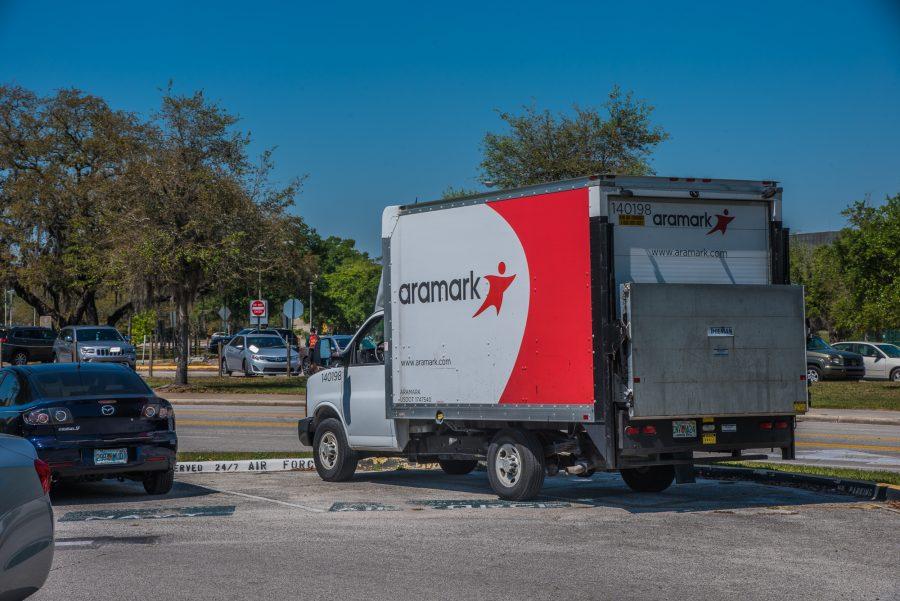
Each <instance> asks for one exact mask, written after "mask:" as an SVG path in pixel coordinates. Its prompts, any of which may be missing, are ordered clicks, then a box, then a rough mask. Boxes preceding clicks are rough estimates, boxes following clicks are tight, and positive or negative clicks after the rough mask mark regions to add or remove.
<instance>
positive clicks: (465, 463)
mask: <svg viewBox="0 0 900 601" xmlns="http://www.w3.org/2000/svg"><path fill="white" fill-rule="evenodd" d="M438 463H439V464H440V466H441V469H442V470H444V473H445V474H447V475H448V476H465V475H466V474H468V473H470V472H471V471H472V470H474V469H475V467H476V466H477V465H478V460H477V459H438Z"/></svg>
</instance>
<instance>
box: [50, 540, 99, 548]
mask: <svg viewBox="0 0 900 601" xmlns="http://www.w3.org/2000/svg"><path fill="white" fill-rule="evenodd" d="M93 544H94V541H93V540H58V541H56V542H55V543H54V545H55V546H57V547H90V546H91V545H93Z"/></svg>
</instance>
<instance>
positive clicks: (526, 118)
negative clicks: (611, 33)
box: [481, 87, 669, 188]
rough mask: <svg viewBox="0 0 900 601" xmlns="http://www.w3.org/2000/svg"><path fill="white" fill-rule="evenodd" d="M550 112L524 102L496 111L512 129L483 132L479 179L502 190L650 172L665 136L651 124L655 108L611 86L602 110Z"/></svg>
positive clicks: (659, 128) (658, 128) (666, 136)
mask: <svg viewBox="0 0 900 601" xmlns="http://www.w3.org/2000/svg"><path fill="white" fill-rule="evenodd" d="M574 113H575V114H574V116H569V115H565V114H561V115H558V116H554V115H553V114H552V113H550V111H548V110H544V111H538V110H537V109H536V108H535V107H534V106H526V107H524V109H523V112H522V113H521V114H513V113H508V112H500V113H499V114H500V118H501V119H502V120H503V121H505V122H506V124H507V125H508V126H509V129H510V131H509V132H508V133H505V134H497V133H488V134H486V135H485V136H484V141H483V151H484V158H483V160H482V162H481V180H482V181H483V182H486V183H487V182H490V183H491V184H493V185H496V186H499V187H502V188H512V187H516V186H527V185H531V184H540V183H544V182H550V181H555V180H561V179H568V178H573V177H580V176H584V175H590V174H594V173H617V174H623V175H647V174H652V173H653V170H652V168H651V167H650V163H649V156H650V153H651V152H652V151H653V150H654V149H655V148H656V147H657V146H658V145H659V144H660V143H661V142H663V141H664V140H666V139H668V137H669V134H667V133H666V132H665V131H664V130H663V129H662V128H661V127H659V126H655V125H653V123H652V121H651V116H652V113H653V107H652V106H650V105H649V104H647V103H646V102H644V101H642V100H637V99H635V98H634V95H633V94H632V93H631V92H627V93H623V92H622V91H621V90H620V89H619V88H618V87H615V88H613V90H612V91H611V92H610V94H609V99H608V100H607V102H606V103H605V104H604V105H603V107H602V109H596V108H586V109H582V108H580V107H578V106H575V107H574Z"/></svg>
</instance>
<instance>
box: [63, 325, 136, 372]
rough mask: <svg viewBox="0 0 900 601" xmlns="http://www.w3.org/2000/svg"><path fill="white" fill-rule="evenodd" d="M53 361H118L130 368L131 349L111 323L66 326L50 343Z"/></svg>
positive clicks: (132, 363) (132, 356)
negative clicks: (54, 340)
mask: <svg viewBox="0 0 900 601" xmlns="http://www.w3.org/2000/svg"><path fill="white" fill-rule="evenodd" d="M53 360H54V361H55V362H56V363H77V362H82V363H121V364H123V365H127V366H128V367H130V368H131V369H134V362H135V351H134V346H133V345H132V344H131V343H129V342H128V341H127V340H125V338H123V337H122V335H121V334H120V333H119V331H118V330H117V329H115V328H113V327H111V326H69V327H67V328H63V329H61V330H60V331H59V336H57V338H56V342H54V343H53Z"/></svg>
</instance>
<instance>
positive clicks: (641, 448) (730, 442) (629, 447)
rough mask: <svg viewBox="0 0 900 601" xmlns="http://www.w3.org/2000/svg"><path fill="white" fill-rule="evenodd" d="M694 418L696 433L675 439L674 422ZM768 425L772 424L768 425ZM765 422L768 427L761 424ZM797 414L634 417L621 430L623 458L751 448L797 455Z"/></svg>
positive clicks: (670, 456) (632, 459) (629, 460)
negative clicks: (650, 430)
mask: <svg viewBox="0 0 900 601" xmlns="http://www.w3.org/2000/svg"><path fill="white" fill-rule="evenodd" d="M676 421H693V422H695V424H696V436H694V437H692V438H675V437H674V435H673V433H674V425H673V422H676ZM766 424H768V426H766ZM629 425H630V426H635V427H637V428H639V429H641V432H640V433H638V434H633V435H628V434H626V433H625V428H626V426H629ZM761 425H763V426H764V427H761ZM645 426H652V427H653V428H655V430H656V433H655V434H645V433H643V428H644V427H645ZM795 427H796V424H795V419H794V416H793V415H773V416H753V417H715V418H705V421H704V418H693V419H682V420H679V419H677V418H674V419H664V420H661V419H655V420H631V421H627V422H623V423H622V424H621V428H620V431H619V441H620V442H619V457H620V459H621V460H622V462H623V463H625V464H628V463H634V462H645V461H648V460H649V461H654V462H665V460H667V459H668V460H672V461H673V462H676V460H684V459H690V458H691V457H692V456H693V453H695V452H697V453H708V452H713V453H715V452H719V453H721V452H733V451H743V450H748V449H783V452H784V454H785V455H786V456H790V457H792V456H793V452H794V429H795Z"/></svg>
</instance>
